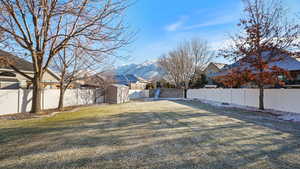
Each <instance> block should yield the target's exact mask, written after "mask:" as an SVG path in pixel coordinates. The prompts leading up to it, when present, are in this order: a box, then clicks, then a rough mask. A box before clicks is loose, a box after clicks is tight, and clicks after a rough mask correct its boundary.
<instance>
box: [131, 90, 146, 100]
mask: <svg viewBox="0 0 300 169" xmlns="http://www.w3.org/2000/svg"><path fill="white" fill-rule="evenodd" d="M148 97H149V90H129V98H130V99H140V98H148Z"/></svg>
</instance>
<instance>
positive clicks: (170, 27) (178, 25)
mask: <svg viewBox="0 0 300 169" xmlns="http://www.w3.org/2000/svg"><path fill="white" fill-rule="evenodd" d="M187 19H188V17H187V16H182V17H180V18H179V19H178V20H177V21H176V22H175V23H172V24H169V25H167V26H166V27H165V30H166V31H169V32H173V31H176V30H178V29H180V28H181V27H182V26H183V25H184V23H185V22H186V20H187Z"/></svg>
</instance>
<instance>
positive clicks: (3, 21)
mask: <svg viewBox="0 0 300 169" xmlns="http://www.w3.org/2000/svg"><path fill="white" fill-rule="evenodd" d="M128 6H129V0H97V1H93V0H67V1H66V0H39V1H37V0H0V10H1V13H0V32H1V33H2V36H1V43H2V45H5V46H8V47H11V48H14V47H15V48H21V49H23V50H24V51H26V52H27V53H29V55H30V58H31V61H32V63H33V68H34V76H33V77H29V76H27V75H26V74H25V73H23V72H22V71H21V70H17V69H15V71H17V72H19V73H21V74H23V75H24V76H25V77H27V78H28V79H30V80H31V81H32V83H33V99H32V109H31V112H39V111H40V110H41V106H40V101H41V89H42V85H41V82H42V78H43V75H44V73H45V71H46V70H47V69H48V67H49V64H50V63H51V61H52V60H53V58H54V57H55V56H56V55H57V54H58V53H59V52H60V51H61V50H62V49H64V48H66V47H70V46H72V47H73V48H80V49H82V50H85V53H89V55H87V56H91V55H92V56H94V59H95V61H97V55H99V53H100V54H101V53H103V52H104V53H109V52H110V51H111V50H112V49H115V48H118V47H119V46H123V45H124V44H126V43H127V42H128V41H127V38H126V36H127V33H126V29H127V26H126V25H125V24H124V21H123V17H122V16H123V12H124V10H126V9H127V8H128ZM100 56H101V55H100ZM3 60H5V59H3ZM8 63H11V62H8ZM10 66H11V67H12V68H14V66H13V64H10Z"/></svg>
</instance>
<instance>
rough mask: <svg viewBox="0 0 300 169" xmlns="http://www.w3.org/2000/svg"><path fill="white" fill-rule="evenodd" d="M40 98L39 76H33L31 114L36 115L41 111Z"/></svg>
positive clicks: (40, 85)
mask: <svg viewBox="0 0 300 169" xmlns="http://www.w3.org/2000/svg"><path fill="white" fill-rule="evenodd" d="M41 98H42V84H41V78H40V75H35V77H34V79H33V92H32V106H31V111H30V112H31V113H38V112H40V111H41Z"/></svg>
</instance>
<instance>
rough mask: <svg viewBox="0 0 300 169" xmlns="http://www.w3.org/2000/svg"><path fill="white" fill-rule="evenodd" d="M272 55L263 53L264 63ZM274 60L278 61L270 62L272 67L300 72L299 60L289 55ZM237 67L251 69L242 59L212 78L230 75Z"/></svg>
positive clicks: (266, 52)
mask: <svg viewBox="0 0 300 169" xmlns="http://www.w3.org/2000/svg"><path fill="white" fill-rule="evenodd" d="M270 55H271V52H269V51H265V52H263V53H262V57H263V60H264V61H268V60H270V58H271V57H270ZM249 57H250V58H251V57H252V58H253V57H255V56H249ZM272 58H274V59H277V60H278V61H269V66H270V67H273V66H276V67H279V68H281V69H284V70H286V71H297V70H300V61H299V60H298V59H297V58H294V57H292V56H290V55H289V54H287V53H281V54H277V55H276V56H275V57H272ZM236 67H240V68H241V70H243V69H251V68H250V64H249V63H243V58H242V59H240V60H238V61H237V62H235V63H233V64H231V65H228V66H225V67H223V69H222V71H221V72H218V73H214V74H211V75H210V77H215V76H225V75H226V74H227V73H228V70H231V69H233V68H236Z"/></svg>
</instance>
